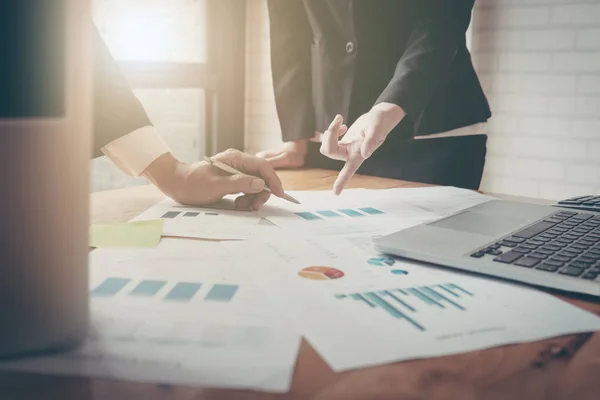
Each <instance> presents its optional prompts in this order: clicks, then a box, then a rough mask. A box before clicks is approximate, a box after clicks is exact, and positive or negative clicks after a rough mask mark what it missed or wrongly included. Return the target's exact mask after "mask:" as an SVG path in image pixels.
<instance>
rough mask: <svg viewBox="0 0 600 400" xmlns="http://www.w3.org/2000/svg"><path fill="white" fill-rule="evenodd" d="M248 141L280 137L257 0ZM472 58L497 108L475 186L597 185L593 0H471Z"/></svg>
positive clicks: (597, 47)
mask: <svg viewBox="0 0 600 400" xmlns="http://www.w3.org/2000/svg"><path fill="white" fill-rule="evenodd" d="M248 22H249V23H248V54H247V56H248V57H247V59H248V65H247V73H246V77H247V80H248V83H247V87H246V89H247V93H246V105H247V116H246V146H247V150H248V151H252V152H254V151H258V150H260V149H263V148H267V147H270V146H273V145H276V144H277V143H278V142H279V135H280V129H279V125H278V123H277V114H276V112H275V105H274V101H273V94H272V87H271V80H270V67H269V42H268V19H267V13H266V6H265V2H264V0H249V2H248ZM471 33H472V37H471V38H470V42H471V47H472V53H473V61H474V63H475V65H476V69H477V71H478V74H479V76H480V79H481V82H482V85H483V87H484V89H485V91H486V94H487V95H488V97H489V100H490V103H491V106H492V112H493V114H494V116H493V117H492V119H491V120H490V123H489V129H488V130H489V132H490V139H489V145H488V158H487V165H486V169H485V174H484V179H483V182H482V189H483V190H487V191H491V192H497V193H506V194H516V195H524V196H535V197H544V198H549V199H559V198H564V197H568V196H572V195H577V194H585V193H592V192H597V191H600V0H476V6H475V10H474V13H473V27H472V30H471Z"/></svg>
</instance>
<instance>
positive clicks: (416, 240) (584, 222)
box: [374, 200, 600, 296]
mask: <svg viewBox="0 0 600 400" xmlns="http://www.w3.org/2000/svg"><path fill="white" fill-rule="evenodd" d="M374 244H375V248H376V249H377V250H378V251H380V252H383V253H387V254H392V255H396V256H400V257H404V258H408V259H412V260H417V261H423V262H427V263H432V264H437V265H441V266H446V267H451V268H456V269H459V270H464V271H470V272H476V273H479V274H485V275H491V276H495V277H500V278H504V279H509V280H513V281H518V282H523V283H527V284H531V285H536V286H544V287H548V288H553V289H559V290H565V291H571V292H578V293H585V294H589V295H594V296H600V213H594V212H581V211H575V210H566V209H559V208H555V207H551V206H544V205H536V204H525V203H518V202H513V201H505V200H491V201H489V202H487V203H483V204H479V205H476V206H473V207H470V208H467V209H465V210H463V211H460V212H458V213H456V214H453V215H451V216H448V217H445V218H442V219H440V220H437V221H434V222H430V223H426V224H422V225H418V226H415V227H412V228H409V229H406V230H403V231H400V232H396V233H392V234H389V235H385V236H381V237H379V238H376V239H374Z"/></svg>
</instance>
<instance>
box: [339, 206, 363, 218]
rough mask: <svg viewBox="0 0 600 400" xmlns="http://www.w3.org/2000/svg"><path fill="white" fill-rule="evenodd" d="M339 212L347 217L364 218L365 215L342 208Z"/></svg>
mask: <svg viewBox="0 0 600 400" xmlns="http://www.w3.org/2000/svg"><path fill="white" fill-rule="evenodd" d="M338 211H339V212H341V213H342V214H345V215H347V216H349V217H364V216H365V214H362V213H359V212H358V211H356V210H352V209H351V208H343V209H341V210H338Z"/></svg>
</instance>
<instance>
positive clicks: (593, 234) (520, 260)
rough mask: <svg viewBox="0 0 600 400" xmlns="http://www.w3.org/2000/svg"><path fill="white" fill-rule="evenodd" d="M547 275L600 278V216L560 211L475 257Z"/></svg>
mask: <svg viewBox="0 0 600 400" xmlns="http://www.w3.org/2000/svg"><path fill="white" fill-rule="evenodd" d="M486 255H491V256H494V258H493V261H495V262H497V263H503V264H511V265H516V266H519V267H523V268H532V269H536V270H540V271H544V272H547V273H558V274H562V275H567V276H572V277H578V278H581V279H586V280H595V279H596V278H597V277H598V276H599V275H600V215H595V214H589V213H577V212H573V211H561V212H557V213H555V214H553V215H551V216H549V217H547V218H545V219H544V220H542V221H539V222H537V223H535V224H533V225H531V226H528V227H527V228H525V229H522V230H521V231H518V232H515V233H513V234H512V235H510V236H508V237H505V238H504V239H502V240H500V241H498V242H495V243H491V244H489V245H488V246H486V247H485V248H483V249H480V250H478V251H477V252H475V253H473V254H471V257H474V258H482V257H484V256H486Z"/></svg>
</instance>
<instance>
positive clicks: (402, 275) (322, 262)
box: [224, 237, 600, 371]
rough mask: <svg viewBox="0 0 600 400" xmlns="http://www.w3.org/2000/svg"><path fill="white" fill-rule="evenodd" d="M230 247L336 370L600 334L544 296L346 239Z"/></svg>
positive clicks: (593, 320)
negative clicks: (374, 250)
mask: <svg viewBox="0 0 600 400" xmlns="http://www.w3.org/2000/svg"><path fill="white" fill-rule="evenodd" d="M224 246H226V247H227V248H229V250H230V251H232V252H233V253H234V254H237V255H243V260H244V263H247V264H248V265H252V273H251V276H252V277H253V278H254V279H255V281H256V282H257V283H258V284H260V285H261V286H262V287H263V288H264V289H265V291H266V293H267V294H268V295H269V296H270V297H271V299H272V300H273V301H274V303H275V304H277V305H278V306H279V307H280V308H281V309H282V310H285V315H287V316H288V317H289V318H290V321H293V323H294V324H295V325H296V326H297V328H298V330H299V331H300V332H301V333H302V334H303V335H304V336H305V337H306V338H307V340H308V341H309V342H310V343H311V344H312V345H313V347H314V348H315V349H316V350H317V351H318V352H319V353H320V355H321V356H322V357H323V358H324V359H325V360H326V361H327V362H328V364H329V365H330V366H331V367H332V368H333V369H334V370H336V371H344V370H349V369H355V368H361V367H367V366H373V365H378V364H383V363H389V362H395V361H403V360H408V359H414V358H422V357H435V356H442V355H448V354H453V353H460V352H466V351H472V350H477V349H483V348H488V347H493V346H499V345H505V344H510V343H517V342H524V341H533V340H538V339H542V338H548V337H554V336H560V335H564V334H570V333H576V332H586V331H595V330H600V318H598V317H596V316H595V315H593V314H591V313H588V312H585V311H583V310H581V309H578V308H576V307H574V306H572V305H570V304H568V303H566V302H563V301H561V300H558V299H557V298H555V297H553V296H551V295H548V294H545V293H543V292H540V291H536V290H533V289H530V288H526V287H523V286H518V285H514V284H507V283H503V282H499V281H495V280H491V279H487V278H479V277H476V276H473V275H467V274H462V273H457V272H451V271H449V270H445V269H441V268H433V267H427V266H422V265H418V264H416V263H408V262H403V261H400V260H397V259H393V258H389V257H385V256H381V255H377V254H374V253H370V254H369V253H367V252H364V251H362V250H360V248H359V247H357V246H355V245H352V244H350V243H349V242H348V240H347V239H336V238H324V237H321V238H318V239H315V240H312V239H308V240H305V241H294V242H293V243H291V242H289V241H270V242H261V243H258V242H253V243H243V242H237V243H235V242H230V243H227V244H224ZM307 268H308V269H307Z"/></svg>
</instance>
